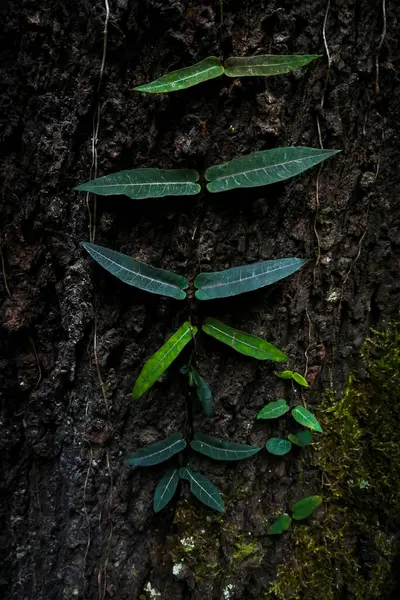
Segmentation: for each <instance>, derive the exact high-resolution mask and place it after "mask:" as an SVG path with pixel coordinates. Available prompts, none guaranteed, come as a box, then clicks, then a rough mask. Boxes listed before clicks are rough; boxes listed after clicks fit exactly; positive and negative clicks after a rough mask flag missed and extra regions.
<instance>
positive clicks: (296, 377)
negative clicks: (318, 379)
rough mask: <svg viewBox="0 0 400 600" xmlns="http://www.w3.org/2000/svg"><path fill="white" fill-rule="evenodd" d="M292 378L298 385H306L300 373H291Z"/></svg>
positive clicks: (306, 382)
mask: <svg viewBox="0 0 400 600" xmlns="http://www.w3.org/2000/svg"><path fill="white" fill-rule="evenodd" d="M292 378H293V379H294V381H295V382H296V383H297V384H298V385H302V386H303V387H308V381H307V380H306V379H304V377H303V376H302V375H300V373H293V377H292Z"/></svg>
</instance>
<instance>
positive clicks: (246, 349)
mask: <svg viewBox="0 0 400 600" xmlns="http://www.w3.org/2000/svg"><path fill="white" fill-rule="evenodd" d="M202 329H203V331H204V333H207V335H210V336H211V337H213V338H215V339H217V340H219V341H220V342H223V343H224V344H227V346H230V347H231V348H233V349H234V350H236V352H240V353H241V354H245V355H246V356H251V357H253V358H257V359H258V360H274V361H276V362H281V361H285V360H288V357H287V356H286V354H284V352H282V351H281V350H278V348H276V347H275V346H273V345H272V344H270V343H269V342H266V341H265V340H262V339H261V338H258V337H256V336H254V335H250V334H249V333H245V332H244V331H239V330H238V329H233V327H229V325H225V324H224V323H221V321H218V320H217V319H213V318H212V317H206V319H205V321H204V325H203V326H202Z"/></svg>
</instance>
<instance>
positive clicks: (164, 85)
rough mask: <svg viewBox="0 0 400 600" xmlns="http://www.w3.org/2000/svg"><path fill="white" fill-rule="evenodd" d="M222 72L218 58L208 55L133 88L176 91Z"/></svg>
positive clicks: (163, 91) (161, 91) (149, 90)
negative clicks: (192, 63)
mask: <svg viewBox="0 0 400 600" xmlns="http://www.w3.org/2000/svg"><path fill="white" fill-rule="evenodd" d="M223 72H224V67H223V66H222V65H221V63H220V60H219V59H218V58H217V57H216V56H209V57H208V58H205V59H204V60H202V61H201V62H199V63H196V64H195V65H192V66H190V67H185V68H184V69H178V70H177V71H172V72H171V73H167V74H166V75H163V76H162V77H159V78H158V79H156V80H155V81H152V82H151V83H146V84H144V85H139V86H138V87H135V88H134V90H135V91H136V92H148V93H150V94H163V93H166V92H177V91H178V90H183V89H185V88H189V87H192V86H193V85H197V84H198V83H202V82H203V81H208V80H209V79H214V77H219V76H220V75H222V73H223Z"/></svg>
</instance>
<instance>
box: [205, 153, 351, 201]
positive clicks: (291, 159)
mask: <svg viewBox="0 0 400 600" xmlns="http://www.w3.org/2000/svg"><path fill="white" fill-rule="evenodd" d="M338 152H340V150H322V149H320V148H304V147H301V146H299V147H297V148H296V147H289V148H275V149H273V150H263V151H262V152H253V153H252V154H248V155H247V156H241V157H238V158H234V159H233V160H231V161H229V162H226V163H222V164H220V165H216V166H214V167H210V168H208V169H207V171H206V179H207V180H208V181H210V183H208V184H207V189H208V191H209V192H213V193H214V192H226V191H227V190H233V189H235V188H240V187H243V188H248V187H257V186H260V185H269V184H271V183H276V182H277V181H284V180H285V179H290V178H291V177H295V175H299V174H300V173H302V172H303V171H306V170H307V169H310V168H311V167H314V166H315V165H318V164H319V163H321V162H322V161H324V160H326V159H327V158H329V157H330V156H333V155H334V154H337V153H338Z"/></svg>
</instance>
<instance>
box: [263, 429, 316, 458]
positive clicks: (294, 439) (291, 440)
mask: <svg viewBox="0 0 400 600" xmlns="http://www.w3.org/2000/svg"><path fill="white" fill-rule="evenodd" d="M311 442H312V435H311V433H310V432H309V431H299V432H298V433H296V434H295V435H293V434H291V433H290V434H289V435H288V439H287V440H286V439H284V438H278V437H273V438H270V439H269V440H268V441H267V443H266V448H267V450H268V452H270V454H275V455H276V456H284V455H285V454H287V453H288V452H290V450H291V449H292V444H295V445H296V446H300V447H301V448H305V446H308V445H309V444H311Z"/></svg>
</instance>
